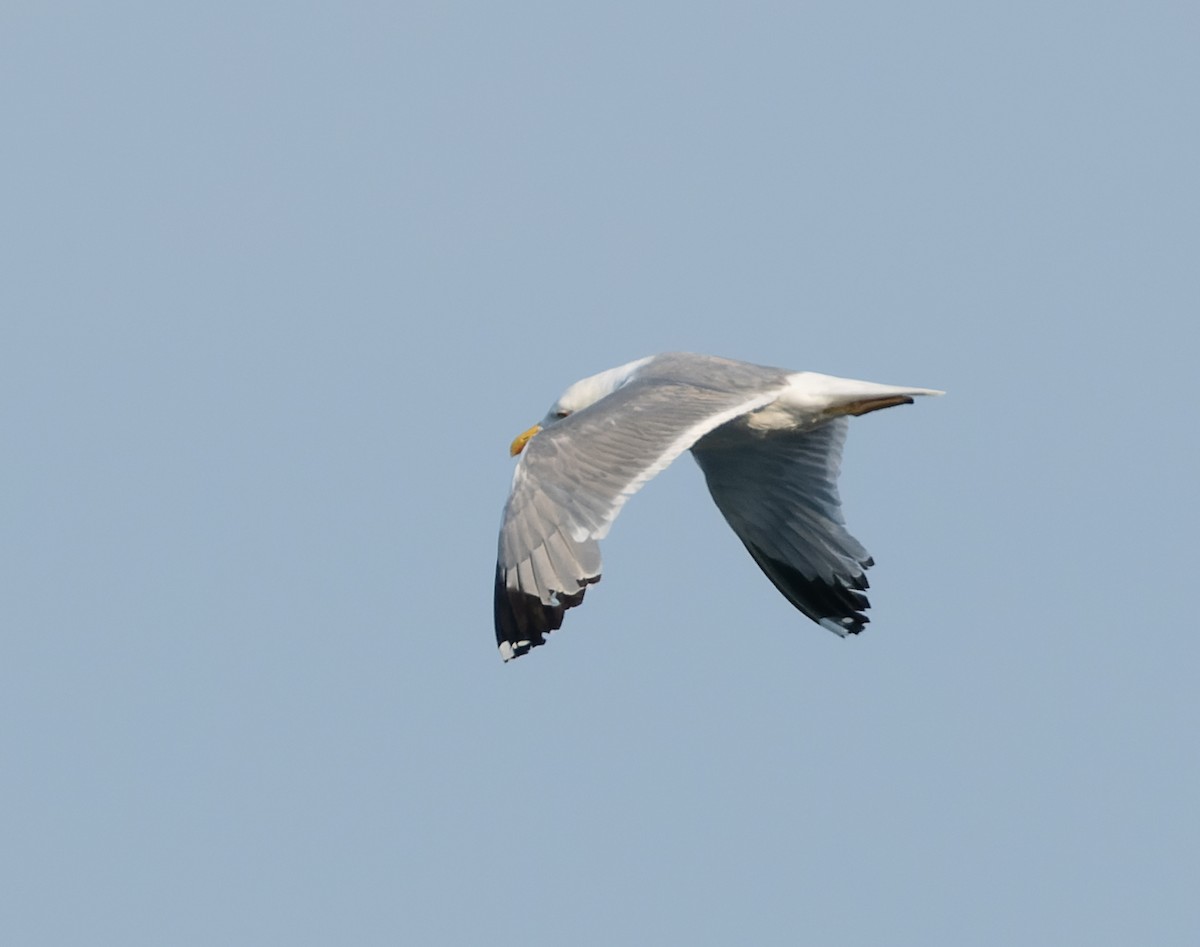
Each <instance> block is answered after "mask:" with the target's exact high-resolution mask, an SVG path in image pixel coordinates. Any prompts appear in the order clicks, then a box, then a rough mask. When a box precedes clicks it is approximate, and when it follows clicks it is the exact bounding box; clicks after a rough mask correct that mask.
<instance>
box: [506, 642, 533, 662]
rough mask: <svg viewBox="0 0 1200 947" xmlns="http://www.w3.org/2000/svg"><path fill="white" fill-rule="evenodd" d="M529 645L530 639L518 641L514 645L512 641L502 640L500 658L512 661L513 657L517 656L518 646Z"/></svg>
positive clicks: (524, 646) (526, 646) (525, 646)
mask: <svg viewBox="0 0 1200 947" xmlns="http://www.w3.org/2000/svg"><path fill="white" fill-rule="evenodd" d="M528 647H529V642H528V641H518V642H517V643H516V645H513V643H512V642H511V641H501V642H500V659H501V660H502V661H504V662H506V663H507V662H508V661H511V660H512V659H513V658H515V657H516V656H517V649H518V648H528Z"/></svg>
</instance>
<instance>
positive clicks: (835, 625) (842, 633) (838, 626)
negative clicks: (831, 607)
mask: <svg viewBox="0 0 1200 947" xmlns="http://www.w3.org/2000/svg"><path fill="white" fill-rule="evenodd" d="M842 620H843V621H845V622H846V624H849V623H850V622H852V621H853V619H851V618H845V619H842ZM817 624H818V625H820V626H821V627H822V628H824V629H826V630H828V631H832V632H833V633H834V634H835V635H837V636H838V637H839V638H845V637H846V636H847V635H848V634H850V629H849V628H847V627H846V626H845V625H843V624H842V623H841V622H839V621H836V620H834V619H832V618H822V619H821V620H820V621H819V622H817Z"/></svg>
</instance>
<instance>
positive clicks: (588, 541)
mask: <svg viewBox="0 0 1200 947" xmlns="http://www.w3.org/2000/svg"><path fill="white" fill-rule="evenodd" d="M767 380H768V381H769V382H772V383H770V384H763V383H762V382H763V381H764V379H762V378H760V379H759V380H758V381H759V384H756V385H755V384H749V383H745V384H739V385H734V386H725V390H720V389H718V388H715V387H713V388H709V387H701V386H698V385H692V384H688V383H686V382H682V381H678V380H670V379H663V378H654V377H651V378H643V379H635V380H634V381H631V382H630V383H628V384H627V385H625V386H624V387H622V388H619V389H618V390H616V391H615V392H613V393H612V394H610V395H608V396H606V397H604V398H602V399H600V400H599V401H597V402H596V403H595V404H594V405H592V406H591V407H588V408H585V409H583V410H582V411H578V412H576V413H575V414H573V415H571V416H570V417H569V418H566V419H565V420H563V421H561V422H559V423H557V424H555V425H553V426H552V427H549V428H547V429H546V430H544V431H542V432H541V433H540V434H538V435H537V436H536V437H534V438H533V439H532V440H530V441H529V443H528V445H527V446H526V447H525V450H524V451H523V452H522V454H521V460H520V462H519V463H518V464H517V469H516V472H515V474H514V475H513V486H512V492H511V493H510V495H509V498H508V503H507V505H506V506H505V508H504V520H503V525H502V526H501V529H500V544H499V551H498V556H497V563H496V596H495V613H496V641H497V644H498V645H499V647H500V655H501V657H502V658H504V660H506V661H508V660H510V659H511V658H515V657H518V656H519V655H522V654H524V653H525V652H526V651H528V650H529V649H530V648H533V647H536V646H538V645H540V644H542V643H543V640H544V636H545V635H546V634H548V633H549V632H550V631H553V630H555V629H557V628H559V627H561V625H562V621H563V613H564V612H565V611H566V610H567V609H568V608H573V607H574V606H576V605H578V604H579V603H580V602H581V601H582V600H583V593H584V591H585V590H586V588H587V586H588V585H590V584H591V583H593V582H597V581H599V579H600V547H599V544H598V540H600V539H603V538H604V536H605V535H606V534H607V533H608V529H609V527H610V526H611V525H612V522H613V520H614V519H615V518H616V516H617V514H618V513H619V512H620V510H621V507H622V506H623V505H624V504H625V501H626V500H628V499H629V497H630V496H632V495H633V494H634V493H636V492H637V491H638V490H639V489H640V488H641V487H642V485H643V484H644V483H645V482H646V481H647V480H649V479H650V478H651V477H653V476H654V475H655V474H657V473H658V472H659V471H660V470H662V469H663V468H665V467H666V466H667V465H668V464H669V463H671V461H673V460H674V459H675V458H676V457H678V456H679V455H680V454H681V453H683V451H685V450H687V449H688V448H689V447H691V446H692V445H693V444H694V443H695V442H696V441H697V439H699V438H701V437H703V436H704V435H705V434H707V433H708V432H709V431H711V430H713V429H714V428H716V427H718V426H720V425H722V424H724V423H726V422H727V421H729V420H731V419H733V418H735V417H738V416H740V415H742V414H745V413H746V412H748V411H753V410H755V409H756V408H760V407H762V406H763V405H765V404H768V403H770V402H771V401H773V400H774V399H775V397H776V396H777V395H778V394H779V392H780V390H781V389H782V384H783V378H782V376H779V378H778V381H777V382H775V376H774V374H773V373H772V375H771V376H770V377H769V378H768V379H767Z"/></svg>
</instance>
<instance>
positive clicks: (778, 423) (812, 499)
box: [495, 353, 941, 661]
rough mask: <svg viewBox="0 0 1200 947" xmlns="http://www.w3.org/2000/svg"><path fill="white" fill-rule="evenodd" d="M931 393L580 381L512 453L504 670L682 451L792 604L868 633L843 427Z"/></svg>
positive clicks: (661, 369)
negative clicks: (625, 513) (623, 514)
mask: <svg viewBox="0 0 1200 947" xmlns="http://www.w3.org/2000/svg"><path fill="white" fill-rule="evenodd" d="M936 394H941V392H939V391H933V390H931V389H927V388H898V387H894V386H891V385H878V384H875V383H873V382H863V381H853V380H851V379H846V378H837V377H834V376H832V375H820V374H817V373H815V372H789V371H785V370H783V369H777V368H767V367H764V366H760V365H752V364H749V363H747V362H737V361H733V360H730V359H724V358H717V357H715V356H710V355H693V354H690V353H668V354H664V355H655V356H651V357H650V358H644V359H639V360H638V361H636V362H630V363H629V364H627V365H622V366H620V367H618V368H613V369H609V370H608V371H605V372H601V373H599V374H598V375H593V376H591V377H589V378H585V379H583V380H582V381H579V382H576V383H575V384H574V385H572V386H571V387H570V388H568V389H567V390H566V391H565V392H564V393H563V395H562V396H561V397H560V398H559V399H558V401H557V402H555V404H554V405H553V406H552V407H551V409H550V411H549V412H548V413H547V415H546V417H545V418H544V419H543V420H542V422H541V423H540V424H538V425H535V426H534V427H533V428H531V429H530V430H528V431H526V432H525V433H524V434H522V435H521V436H520V437H518V438H517V439H516V440H515V441H514V442H513V445H512V452H513V454H521V459H520V461H519V462H518V464H517V468H516V471H515V472H514V475H513V485H512V492H511V493H510V495H509V499H508V503H507V505H506V506H505V509H504V520H503V524H502V526H501V530H500V543H499V550H498V559H497V565H496V595H495V620H496V640H497V643H498V644H499V647H500V654H501V657H502V658H504V660H506V661H507V660H510V659H511V658H514V657H518V656H519V655H521V654H524V653H525V652H526V651H528V650H529V649H530V648H533V647H536V646H538V645H540V644H542V643H543V641H544V636H545V635H546V634H548V633H549V632H550V631H553V630H555V629H557V628H559V627H560V626H561V625H562V620H563V613H564V612H565V611H566V610H567V609H568V608H572V607H574V606H576V605H578V604H580V602H581V601H582V600H583V594H584V591H585V590H586V588H587V586H588V585H590V584H592V583H594V582H597V581H599V579H600V550H599V545H598V541H599V540H600V539H603V538H604V536H605V535H606V534H607V533H608V529H609V527H610V526H611V525H612V522H613V520H614V519H615V518H616V516H617V514H618V513H619V512H620V510H621V507H622V506H623V505H624V503H625V501H626V500H627V499H628V498H629V497H630V496H632V495H633V494H634V493H635V492H637V490H638V489H640V488H641V486H642V485H643V484H644V483H645V482H646V481H647V480H649V479H650V478H651V477H653V476H654V475H655V474H657V473H658V472H659V471H660V470H662V469H663V468H665V467H666V466H667V465H668V464H669V463H671V461H672V460H674V459H675V458H676V457H678V456H679V455H680V454H681V453H683V452H684V451H685V450H689V449H690V450H691V451H692V454H693V456H694V457H695V458H696V461H697V463H699V465H700V468H701V470H702V471H703V472H704V476H705V479H706V480H707V482H708V487H709V492H710V493H711V494H712V497H713V500H714V501H715V502H716V504H717V507H718V508H719V509H720V510H721V513H722V514H723V515H724V516H725V519H726V520H727V521H728V522H729V524H730V526H731V527H733V529H734V531H735V532H736V533H737V534H738V537H739V538H740V539H741V540H742V542H743V543H744V544H745V546H746V548H747V549H748V550H749V552H750V554H751V555H752V556H753V557H754V559H755V561H756V562H757V563H758V564H759V566H760V567H761V568H762V570H763V572H765V573H766V575H767V577H768V578H770V579H771V581H772V582H773V583H774V584H775V586H776V587H777V588H778V589H779V590H780V592H782V593H783V595H784V596H785V597H786V598H787V599H788V601H790V602H791V603H792V604H793V605H795V606H796V607H797V608H798V609H799V610H800V611H802V612H803V613H804V614H805V615H807V616H808V617H810V618H811V619H813V620H814V621H816V622H818V623H820V624H821V625H822V626H824V627H826V628H828V629H830V630H831V631H834V632H835V633H837V634H839V635H846V634H855V633H857V632H859V631H861V630H862V628H863V626H864V625H865V624H866V622H867V618H866V616H865V615H864V614H863V610H864V609H866V608H867V599H866V596H865V595H864V594H863V590H865V589H866V588H867V580H866V575H865V570H866V569H867V568H868V567H869V566H870V565H872V561H871V558H870V556H869V555H868V554H867V551H866V550H865V549H864V548H863V547H862V546H861V545H860V544H859V543H858V541H857V540H855V539H854V537H852V536H851V535H850V534H849V533H848V532H847V531H846V528H845V525H844V520H843V519H842V515H841V504H840V501H839V499H838V493H837V474H838V468H839V466H840V462H841V449H842V443H843V442H844V440H845V436H846V427H847V420H846V418H847V417H848V416H854V415H861V414H866V413H868V412H870V411H876V410H879V409H880V408H887V407H892V406H893V405H898V404H909V403H911V402H912V400H913V397H914V396H916V395H936Z"/></svg>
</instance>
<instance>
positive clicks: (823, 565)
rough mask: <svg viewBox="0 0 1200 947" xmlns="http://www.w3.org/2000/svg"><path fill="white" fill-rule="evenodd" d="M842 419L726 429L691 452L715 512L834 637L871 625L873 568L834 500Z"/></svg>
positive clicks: (781, 586)
mask: <svg viewBox="0 0 1200 947" xmlns="http://www.w3.org/2000/svg"><path fill="white" fill-rule="evenodd" d="M848 426H849V423H848V421H847V419H846V418H837V419H835V420H832V421H828V422H826V423H825V424H822V425H820V426H819V427H816V428H813V429H811V430H809V431H806V432H803V433H800V432H796V431H788V432H782V431H781V432H772V433H767V434H755V433H753V432H750V431H747V430H744V429H742V428H741V427H740V426H739V425H730V426H728V427H725V428H722V429H721V431H720V432H719V433H717V434H714V435H713V436H711V437H708V438H704V439H702V440H700V441H699V442H697V444H696V445H695V446H694V447H693V448H692V453H693V455H694V456H695V458H696V462H697V463H698V464H699V465H700V469H701V470H703V471H704V477H705V479H706V480H707V481H708V490H709V492H710V493H711V494H712V498H713V500H714V501H715V502H716V504H717V507H718V508H719V509H720V511H721V513H722V514H723V515H724V517H725V519H726V520H727V521H728V523H729V525H730V526H732V527H733V531H734V532H735V533H737V535H738V538H739V539H740V540H741V541H742V542H743V543H744V544H745V546H746V548H747V549H748V550H749V551H750V555H751V556H753V557H754V561H755V562H757V563H758V565H759V567H760V568H761V569H762V570H763V572H765V573H766V575H767V578H769V579H770V580H771V581H772V582H773V583H775V587H776V588H777V589H779V591H780V592H782V593H783V595H784V597H785V598H787V600H788V601H789V602H791V603H792V604H793V605H795V606H796V608H798V609H800V611H802V612H803V613H804V614H805V615H807V616H808V617H809V618H811V619H812V620H813V621H815V622H818V623H819V624H820V625H821V626H822V627H824V628H828V629H829V630H830V631H832V632H834V633H835V634H838V635H842V636H845V635H847V634H858V632H860V631H862V630H863V627H864V626H865V625H866V623H867V621H868V620H869V619H868V618H867V616H866V615H865V614H863V613H864V611H865V610H866V608H867V607H868V604H869V603H868V602H867V596H866V595H865V594H864V591H865V590H866V588H867V587H868V583H867V576H866V570H867V568H868V567H869V566H871V565H873V564H874V563H873V561H872V559H871V557H870V555H868V553H867V551H866V549H864V548H863V547H862V544H861V543H859V541H858V540H857V539H855V538H854V537H853V536H851V535H850V533H849V532H847V531H846V526H845V520H844V519H843V518H842V509H841V500H840V498H839V497H838V491H837V476H838V470H839V469H840V467H841V459H842V445H843V444H844V443H845V441H846V429H847V427H848Z"/></svg>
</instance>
